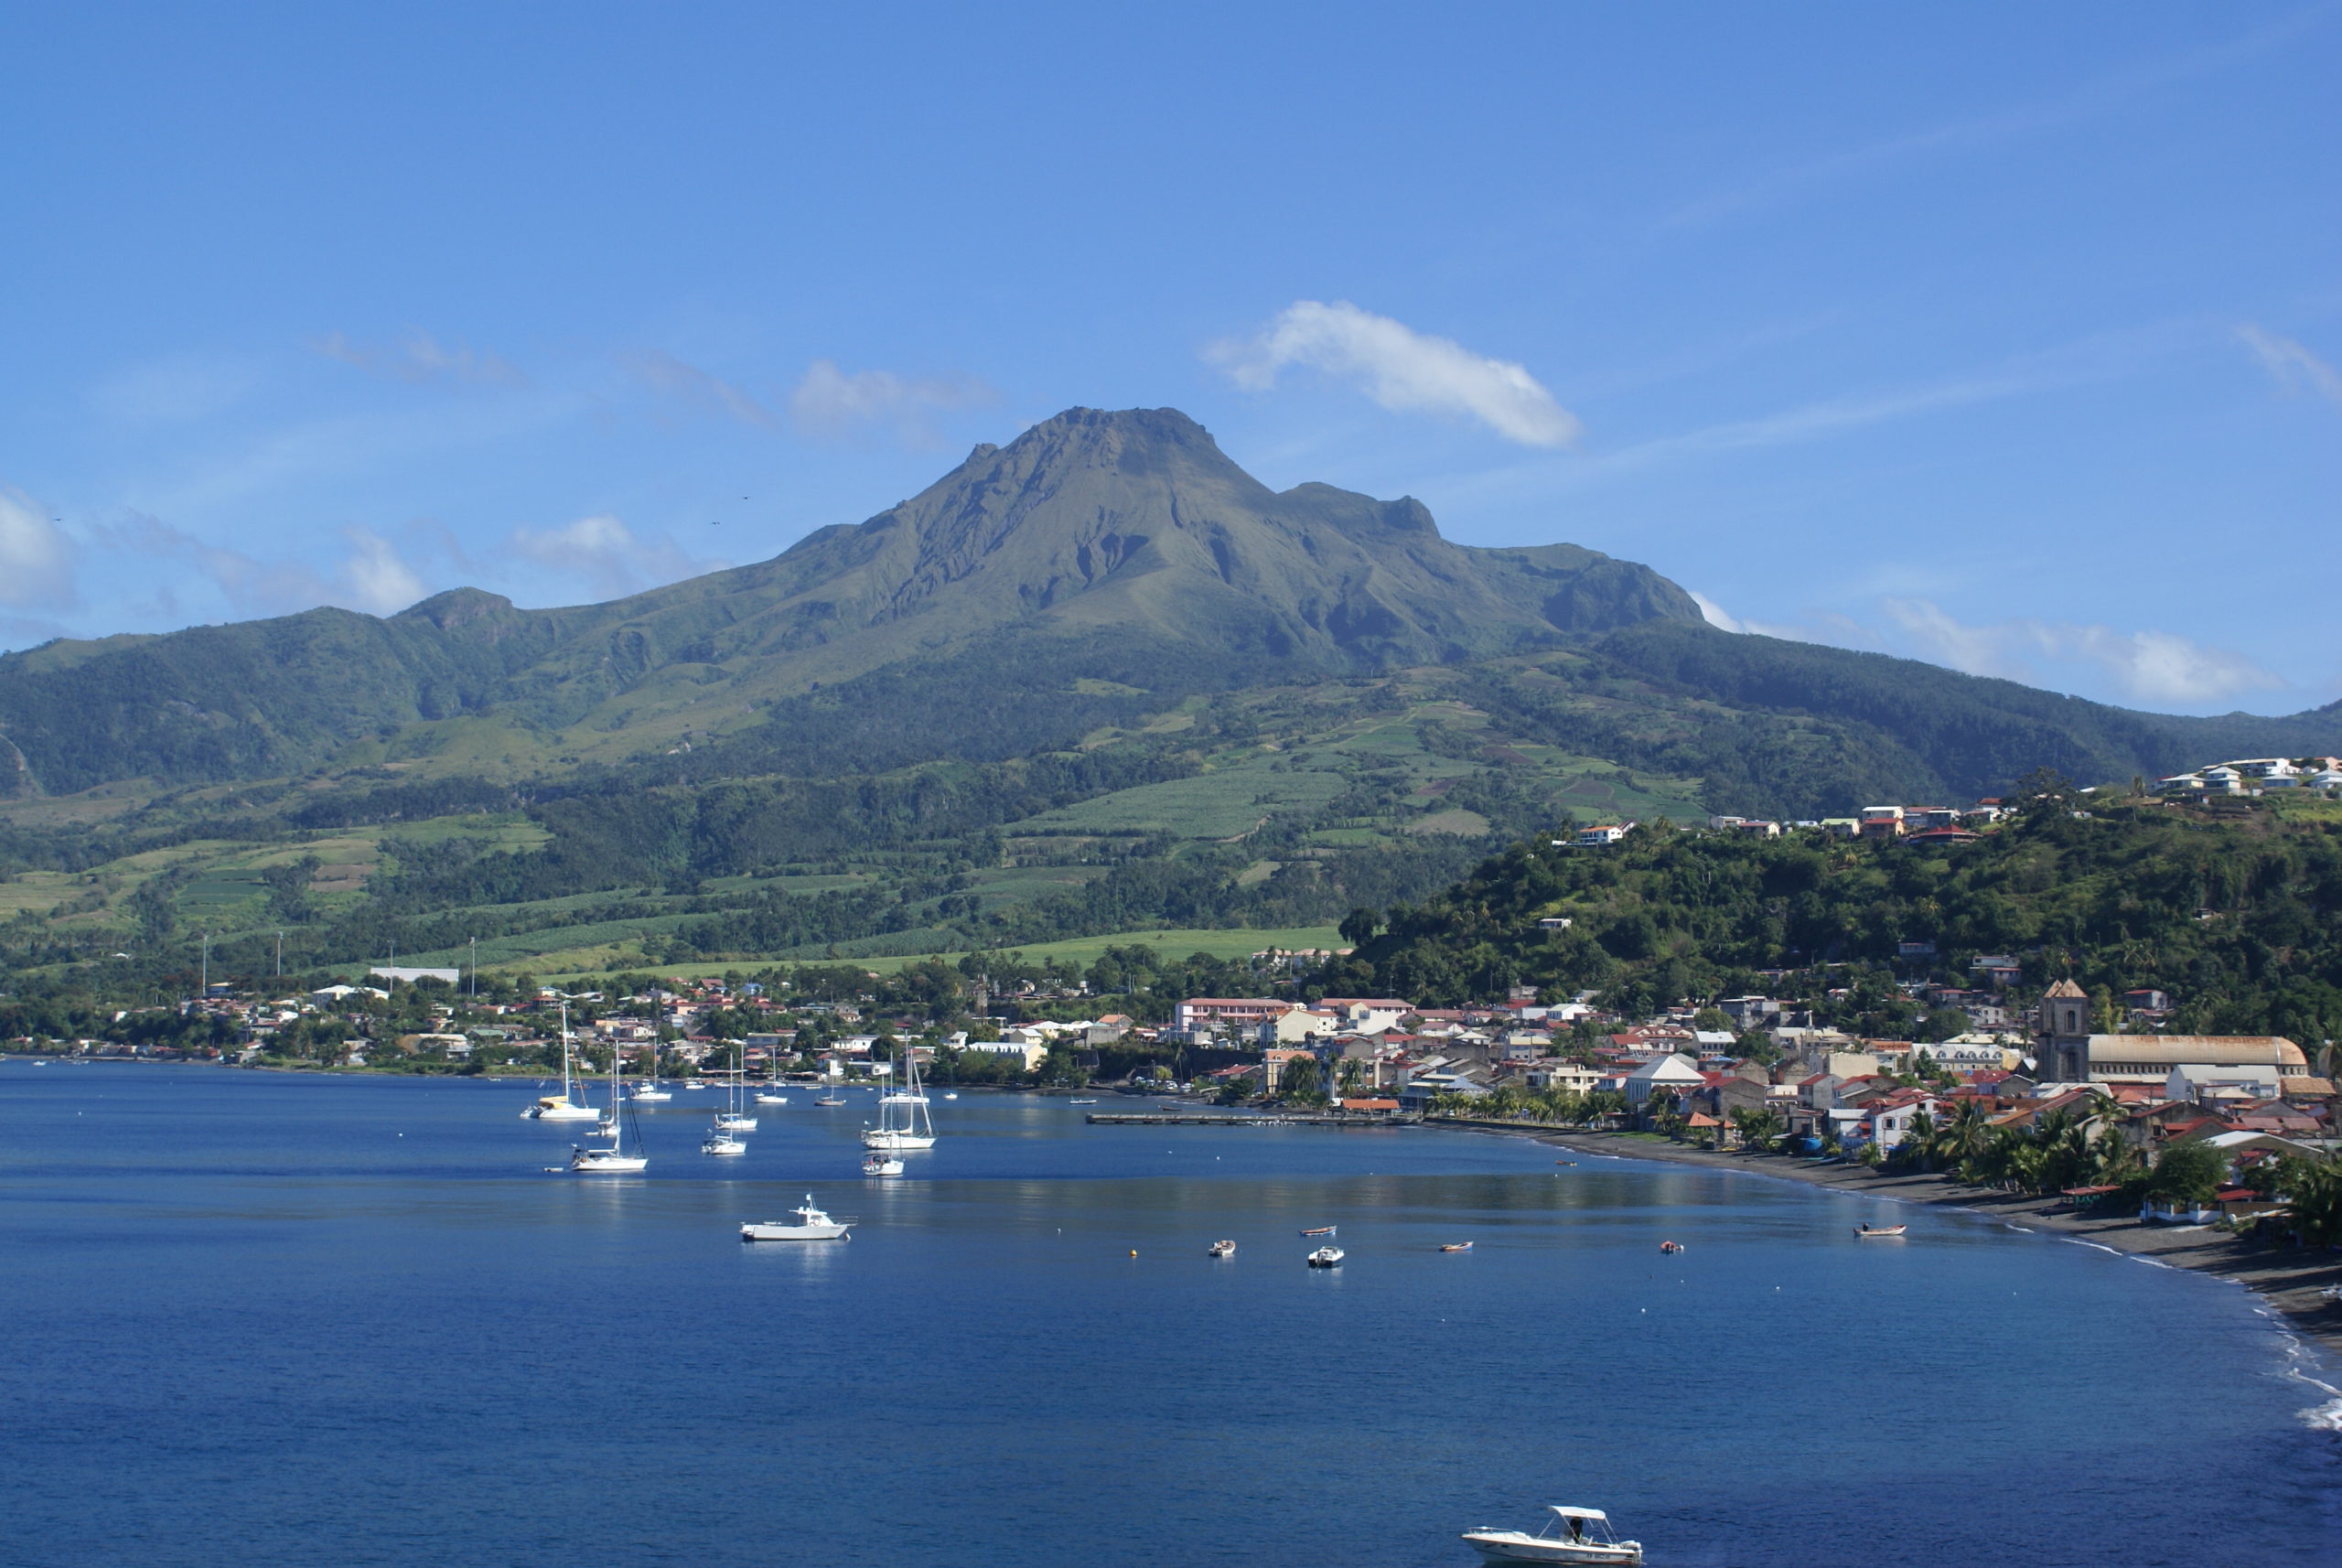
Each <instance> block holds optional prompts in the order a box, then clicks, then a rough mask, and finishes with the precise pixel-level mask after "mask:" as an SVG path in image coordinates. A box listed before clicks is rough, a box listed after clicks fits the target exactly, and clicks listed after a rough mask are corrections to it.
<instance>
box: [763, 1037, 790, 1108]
mask: <svg viewBox="0 0 2342 1568" xmlns="http://www.w3.org/2000/svg"><path fill="white" fill-rule="evenodd" d="M780 1088H781V1084H780V1051H779V1048H778V1047H773V1048H771V1049H770V1050H769V1051H768V1054H767V1055H766V1057H765V1086H764V1087H763V1088H762V1089H759V1090H757V1104H759V1105H786V1104H788V1103H789V1096H787V1095H786V1094H783V1093H782V1092H781V1091H780Z"/></svg>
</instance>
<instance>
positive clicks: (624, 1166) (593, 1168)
mask: <svg viewBox="0 0 2342 1568" xmlns="http://www.w3.org/2000/svg"><path fill="white" fill-rule="evenodd" d="M563 1021H564V1023H566V1022H567V1020H566V1019H565V1018H564V1020H563ZM563 1032H564V1034H565V1033H567V1031H566V1030H564V1031H563ZM624 1090H625V1078H624V1075H623V1073H622V1071H621V1070H620V1069H619V1067H618V1053H617V1052H616V1051H613V1052H611V1053H610V1106H611V1110H610V1114H609V1117H608V1118H607V1120H606V1121H605V1122H603V1123H602V1124H601V1125H600V1126H598V1127H596V1128H595V1129H594V1132H595V1134H596V1136H598V1137H604V1138H607V1139H608V1140H609V1141H610V1146H609V1147H608V1148H607V1149H587V1148H582V1147H579V1146H578V1145H576V1144H572V1145H571V1146H570V1150H569V1168H570V1170H571V1171H572V1172H573V1173H574V1174H575V1175H578V1176H635V1175H638V1174H639V1173H640V1172H642V1171H644V1170H646V1169H648V1168H649V1167H650V1156H649V1155H629V1154H628V1153H627V1152H626V1133H625V1122H626V1121H628V1120H631V1119H632V1117H633V1115H634V1112H633V1110H632V1108H631V1107H627V1101H626V1095H625V1092H624ZM621 1107H626V1109H625V1110H624V1111H623V1112H621V1110H620V1108H621ZM641 1143H642V1133H641V1130H640V1129H639V1128H638V1129H636V1132H635V1144H636V1146H637V1147H639V1146H640V1145H641Z"/></svg>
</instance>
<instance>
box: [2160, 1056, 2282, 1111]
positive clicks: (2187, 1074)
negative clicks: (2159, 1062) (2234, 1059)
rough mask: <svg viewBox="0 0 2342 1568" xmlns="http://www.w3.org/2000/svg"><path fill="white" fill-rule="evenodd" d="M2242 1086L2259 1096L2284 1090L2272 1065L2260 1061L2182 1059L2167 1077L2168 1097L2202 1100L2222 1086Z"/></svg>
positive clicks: (2270, 1097)
mask: <svg viewBox="0 0 2342 1568" xmlns="http://www.w3.org/2000/svg"><path fill="white" fill-rule="evenodd" d="M2238 1089H2240V1090H2245V1091H2246V1092H2248V1093H2250V1094H2251V1096H2252V1097H2253V1098H2254V1099H2256V1100H2274V1099H2276V1098H2277V1097H2278V1096H2279V1095H2280V1094H2282V1093H2283V1085H2281V1084H2280V1083H2279V1082H2278V1073H2277V1069H2276V1068H2275V1067H2274V1066H2273V1065H2271V1064H2268V1063H2261V1062H2251V1063H2239V1064H2237V1065H2235V1066H2233V1067H2214V1066H2212V1065H2211V1064H2210V1063H2208V1062H2181V1063H2180V1064H2178V1065H2177V1066H2176V1067H2174V1068H2173V1069H2171V1076H2170V1077H2169V1078H2167V1079H2165V1080H2164V1087H2163V1095H2164V1098H2165V1100H2187V1101H2198V1102H2200V1101H2203V1100H2204V1098H2205V1097H2206V1096H2208V1095H2212V1094H2216V1093H2218V1091H2219V1090H2238Z"/></svg>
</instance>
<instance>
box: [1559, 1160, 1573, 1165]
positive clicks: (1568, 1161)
mask: <svg viewBox="0 0 2342 1568" xmlns="http://www.w3.org/2000/svg"><path fill="white" fill-rule="evenodd" d="M1553 1163H1554V1164H1555V1165H1576V1164H1577V1162H1576V1161H1575V1160H1555V1161H1554V1162H1553Z"/></svg>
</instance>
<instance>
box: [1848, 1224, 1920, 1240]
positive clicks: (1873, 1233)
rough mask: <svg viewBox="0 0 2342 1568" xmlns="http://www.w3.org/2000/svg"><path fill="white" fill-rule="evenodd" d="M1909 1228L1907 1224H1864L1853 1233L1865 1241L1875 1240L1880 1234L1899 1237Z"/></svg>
mask: <svg viewBox="0 0 2342 1568" xmlns="http://www.w3.org/2000/svg"><path fill="white" fill-rule="evenodd" d="M1909 1229H1910V1227H1909V1226H1907V1225H1865V1226H1864V1227H1863V1228H1862V1229H1861V1230H1856V1231H1855V1232H1854V1234H1855V1235H1857V1236H1859V1237H1861V1238H1862V1239H1863V1240H1865V1241H1875V1240H1878V1239H1879V1238H1880V1237H1882V1236H1895V1237H1899V1236H1901V1235H1902V1234H1903V1232H1904V1231H1906V1230H1909Z"/></svg>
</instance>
